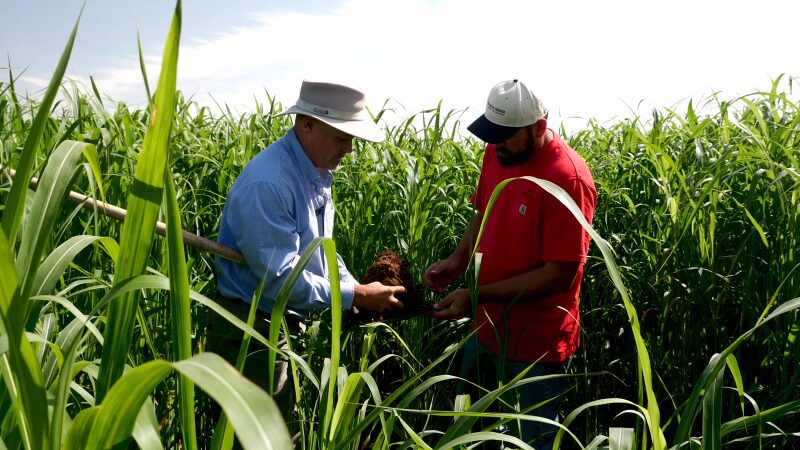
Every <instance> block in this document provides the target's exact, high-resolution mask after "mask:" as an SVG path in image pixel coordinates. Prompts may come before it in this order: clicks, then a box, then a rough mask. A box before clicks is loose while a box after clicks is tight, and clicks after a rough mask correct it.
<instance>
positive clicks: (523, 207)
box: [519, 203, 528, 216]
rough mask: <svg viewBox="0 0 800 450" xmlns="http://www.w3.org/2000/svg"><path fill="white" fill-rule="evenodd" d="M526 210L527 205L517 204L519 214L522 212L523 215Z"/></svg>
mask: <svg viewBox="0 0 800 450" xmlns="http://www.w3.org/2000/svg"><path fill="white" fill-rule="evenodd" d="M527 211H528V207H527V206H525V204H524V203H523V204H521V205H519V213H520V214H522V215H523V216H524V215H525V213H526V212H527Z"/></svg>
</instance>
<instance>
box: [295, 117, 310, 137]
mask: <svg viewBox="0 0 800 450" xmlns="http://www.w3.org/2000/svg"><path fill="white" fill-rule="evenodd" d="M295 120H296V121H297V122H299V124H300V128H302V129H303V131H304V132H305V133H306V134H308V133H310V132H312V131H314V119H312V118H311V117H309V116H306V115H302V114H298V115H297V117H296V118H295Z"/></svg>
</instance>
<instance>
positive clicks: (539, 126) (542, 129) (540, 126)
mask: <svg viewBox="0 0 800 450" xmlns="http://www.w3.org/2000/svg"><path fill="white" fill-rule="evenodd" d="M534 126H535V127H536V137H537V138H540V137H542V136H544V134H545V133H547V119H539V120H538V121H537V122H536V123H535V124H534Z"/></svg>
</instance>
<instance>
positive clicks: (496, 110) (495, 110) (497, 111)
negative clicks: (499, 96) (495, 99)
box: [486, 102, 506, 116]
mask: <svg viewBox="0 0 800 450" xmlns="http://www.w3.org/2000/svg"><path fill="white" fill-rule="evenodd" d="M486 108H488V109H491V110H492V112H493V113H495V114H499V115H501V116H505V115H506V110H505V109H500V108H498V107H496V106H494V105H493V104H491V103H489V102H486Z"/></svg>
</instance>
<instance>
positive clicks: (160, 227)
mask: <svg viewBox="0 0 800 450" xmlns="http://www.w3.org/2000/svg"><path fill="white" fill-rule="evenodd" d="M3 172H5V173H7V174H8V175H10V176H11V177H14V176H15V175H16V171H15V170H14V169H3ZM38 184H39V180H38V179H37V178H36V177H31V181H30V183H28V187H30V188H31V189H36V186H37V185H38ZM67 197H68V198H69V201H70V202H72V203H75V204H76V205H81V206H82V207H83V208H85V209H88V210H92V211H100V212H101V213H103V214H105V215H106V216H108V217H111V218H114V219H117V220H120V221H124V220H125V215H126V214H127V213H128V212H127V211H126V210H124V209H122V208H120V207H118V206H114V205H109V204H108V203H105V202H101V201H100V200H95V199H93V198H91V197H87V196H85V195H83V194H79V193H77V192H74V191H69V195H68V196H67ZM156 234H160V235H161V236H166V234H167V225H166V224H164V222H157V223H156ZM183 242H184V243H185V244H187V245H190V246H192V247H194V248H196V249H199V250H202V251H204V252H208V253H212V254H214V255H217V256H221V257H223V258H226V259H229V260H231V261H234V262H237V263H239V264H245V261H244V257H242V254H241V253H239V251H237V250H235V249H232V248H230V247H228V246H226V245H222V244H218V243H216V242H214V241H212V240H209V239H206V238H204V237H202V236H198V235H196V234H192V233H189V232H188V231H186V230H183Z"/></svg>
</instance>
